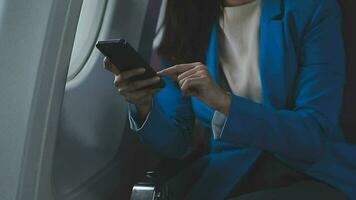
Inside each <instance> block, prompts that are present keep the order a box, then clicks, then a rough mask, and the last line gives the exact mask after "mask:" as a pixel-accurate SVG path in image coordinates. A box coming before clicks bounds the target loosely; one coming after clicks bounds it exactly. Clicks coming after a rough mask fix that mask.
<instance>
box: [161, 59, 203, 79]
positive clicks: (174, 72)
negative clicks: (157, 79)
mask: <svg viewBox="0 0 356 200" xmlns="http://www.w3.org/2000/svg"><path fill="white" fill-rule="evenodd" d="M200 64H201V63H199V62H196V63H188V64H180V65H174V66H173V67H169V68H167V69H163V70H161V71H159V72H157V74H158V75H163V76H171V77H174V78H176V77H178V76H179V75H180V74H182V73H184V72H186V71H188V70H190V69H192V68H194V67H195V66H197V65H200Z"/></svg>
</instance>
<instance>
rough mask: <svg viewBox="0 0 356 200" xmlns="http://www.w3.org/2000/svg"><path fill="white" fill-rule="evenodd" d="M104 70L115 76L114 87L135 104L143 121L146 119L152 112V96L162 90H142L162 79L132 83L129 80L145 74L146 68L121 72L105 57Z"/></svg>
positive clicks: (155, 78) (157, 77)
mask: <svg viewBox="0 0 356 200" xmlns="http://www.w3.org/2000/svg"><path fill="white" fill-rule="evenodd" d="M104 68H105V69H106V70H108V71H110V72H112V73H113V74H114V75H115V79H114V85H115V87H116V88H117V89H118V91H119V93H120V94H121V95H122V96H124V97H125V99H126V101H127V102H129V103H132V104H135V105H136V107H137V109H138V111H139V113H140V117H141V119H145V118H146V116H147V114H148V113H149V112H150V110H151V105H152V96H153V94H154V93H156V92H158V91H160V90H161V89H160V88H155V89H142V88H145V87H148V86H150V85H153V84H156V83H158V82H159V81H160V77H159V76H156V77H153V78H150V79H145V80H139V81H130V80H129V79H130V78H132V77H134V76H137V75H140V74H143V73H145V68H137V69H133V70H128V71H124V72H120V70H119V69H118V68H117V67H116V66H115V65H114V64H112V63H111V62H110V60H109V59H108V58H107V57H105V59H104Z"/></svg>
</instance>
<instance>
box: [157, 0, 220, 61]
mask: <svg viewBox="0 0 356 200" xmlns="http://www.w3.org/2000/svg"><path fill="white" fill-rule="evenodd" d="M222 11H223V5H222V0H167V8H166V15H165V19H164V23H163V27H164V33H163V38H162V42H161V44H160V46H159V47H158V53H159V54H160V56H162V57H163V58H165V59H168V60H170V61H172V62H175V63H188V62H196V61H199V62H204V61H205V56H206V51H207V49H208V46H209V39H210V34H211V30H212V27H213V25H214V24H215V23H216V22H217V21H218V19H219V17H220V16H221V14H222Z"/></svg>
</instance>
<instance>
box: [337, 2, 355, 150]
mask: <svg viewBox="0 0 356 200" xmlns="http://www.w3.org/2000/svg"><path fill="white" fill-rule="evenodd" d="M339 1H340V3H341V7H342V9H343V13H344V34H345V46H346V50H347V61H348V66H347V84H346V88H345V96H344V105H343V113H342V116H341V124H342V127H343V129H344V132H345V136H346V138H347V139H348V141H349V142H352V143H354V144H356V105H355V104H356V38H355V36H356V31H355V30H356V29H355V25H356V21H355V20H356V3H355V0H339Z"/></svg>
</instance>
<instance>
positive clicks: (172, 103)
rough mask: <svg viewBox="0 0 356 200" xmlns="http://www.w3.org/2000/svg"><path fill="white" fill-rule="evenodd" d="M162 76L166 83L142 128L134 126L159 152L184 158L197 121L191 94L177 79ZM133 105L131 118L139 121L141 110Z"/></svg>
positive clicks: (138, 134)
mask: <svg viewBox="0 0 356 200" xmlns="http://www.w3.org/2000/svg"><path fill="white" fill-rule="evenodd" d="M165 65H167V64H166V63H165ZM162 79H163V80H164V81H165V83H166V86H165V87H164V88H163V89H162V90H161V91H160V92H159V93H158V94H156V95H155V96H154V98H153V104H152V110H151V112H150V113H149V116H148V118H147V119H146V120H145V122H144V123H143V125H142V126H141V127H140V128H138V129H136V130H135V129H133V130H134V131H135V133H136V135H137V136H138V137H139V138H140V140H141V142H142V143H143V144H145V145H146V146H148V147H149V148H150V149H152V150H153V151H154V152H156V153H158V154H159V155H161V156H164V157H171V158H182V157H184V156H185V155H187V154H188V153H189V152H190V147H191V135H192V132H193V126H194V122H195V116H194V113H193V109H192V105H191V98H190V97H185V96H183V95H182V93H181V91H180V89H179V87H178V85H177V83H176V82H175V81H174V80H172V79H170V78H167V77H162ZM129 109H130V110H129V114H130V118H131V119H130V120H134V121H136V122H139V120H138V119H137V113H136V112H137V110H136V109H133V108H132V106H130V107H129ZM135 116H136V117H135ZM139 124H142V122H139Z"/></svg>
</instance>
